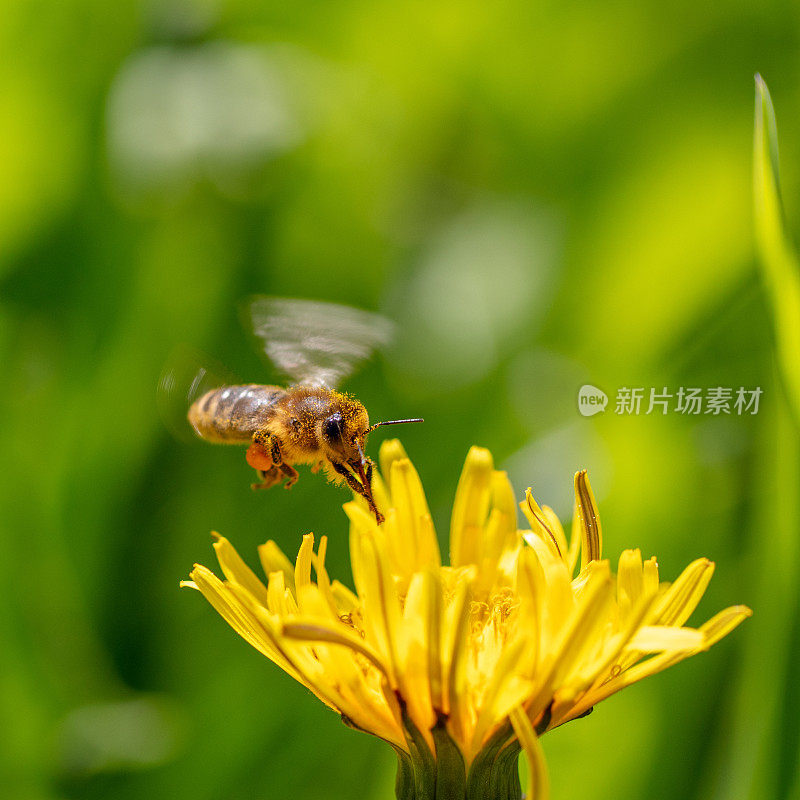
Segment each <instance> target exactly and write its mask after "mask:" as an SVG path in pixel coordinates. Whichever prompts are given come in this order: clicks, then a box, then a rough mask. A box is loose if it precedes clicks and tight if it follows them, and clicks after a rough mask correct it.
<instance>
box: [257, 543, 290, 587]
mask: <svg viewBox="0 0 800 800" xmlns="http://www.w3.org/2000/svg"><path fill="white" fill-rule="evenodd" d="M258 557H259V559H260V560H261V568H262V569H263V570H264V574H265V575H269V574H270V573H271V572H277V571H278V570H280V571H281V572H282V573H283V575H284V578H285V580H286V586H287V587H288V588H289V589H290V590H291V591H292V592H294V564H292V562H291V561H289V559H288V558H286V556H285V555H284V554H283V550H281V549H280V547H278V545H277V544H275V542H273V541H272V539H270V540H269V541H268V542H267V543H266V544H262V545H259V546H258Z"/></svg>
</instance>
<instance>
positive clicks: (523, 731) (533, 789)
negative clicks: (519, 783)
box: [510, 706, 550, 800]
mask: <svg viewBox="0 0 800 800" xmlns="http://www.w3.org/2000/svg"><path fill="white" fill-rule="evenodd" d="M510 718H511V724H512V725H513V726H514V733H516V734H517V738H518V739H519V743H520V744H521V745H522V749H523V751H524V752H525V758H526V759H527V761H528V784H527V790H526V792H525V797H527V798H529V800H548V798H549V797H550V779H549V778H548V775H547V764H546V763H545V760H544V753H542V746H541V745H540V744H539V739H538V737H537V736H536V733H535V732H534V730H533V725H531V721H530V720H529V719H528V715H527V714H526V713H525V712H524V711H523V709H522V708H521V707H519V706H518V707H517V708H515V709H514V710H513V711H512V712H511V714H510Z"/></svg>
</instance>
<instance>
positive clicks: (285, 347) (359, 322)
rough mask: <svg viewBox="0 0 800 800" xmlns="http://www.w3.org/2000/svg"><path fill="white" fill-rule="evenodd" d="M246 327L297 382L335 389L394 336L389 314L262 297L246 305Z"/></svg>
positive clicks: (249, 301)
mask: <svg viewBox="0 0 800 800" xmlns="http://www.w3.org/2000/svg"><path fill="white" fill-rule="evenodd" d="M244 317H245V325H246V327H247V328H248V329H249V330H250V331H252V332H253V334H255V336H256V337H257V338H258V340H259V342H260V346H261V347H262V349H263V350H264V352H265V353H266V355H267V357H268V358H269V360H270V361H271V362H272V363H273V364H274V365H275V366H276V367H277V368H278V369H280V370H281V371H282V372H284V373H285V374H286V375H288V376H289V377H290V378H291V379H292V380H293V381H294V382H295V383H298V384H302V385H310V386H327V387H330V388H333V387H335V386H336V385H337V384H338V383H339V382H340V381H342V380H343V379H344V378H346V377H347V376H348V375H350V374H351V373H352V372H354V371H355V369H356V368H357V367H358V366H360V365H361V364H362V363H363V362H364V361H366V360H367V359H368V358H369V357H370V356H371V355H372V353H373V352H374V351H375V350H376V349H378V348H381V347H385V346H386V345H388V344H389V342H390V341H391V339H392V332H393V325H392V323H391V322H390V321H389V320H387V319H386V318H385V317H382V316H380V315H379V314H372V313H370V312H368V311H361V310H360V309H357V308H351V307H349V306H340V305H336V304H335V303H323V302H317V301H312V300H293V299H289V298H283V297H267V296H264V295H259V296H256V297H252V298H250V299H249V300H248V301H247V302H246V303H245V304H244Z"/></svg>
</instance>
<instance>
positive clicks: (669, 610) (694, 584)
mask: <svg viewBox="0 0 800 800" xmlns="http://www.w3.org/2000/svg"><path fill="white" fill-rule="evenodd" d="M713 574H714V564H713V562H711V561H709V560H708V559H707V558H698V559H697V560H696V561H693V562H692V563H691V564H689V566H688V567H686V569H685V570H684V571H683V572H682V573H681V574H680V576H679V577H678V579H677V580H676V581H675V582H674V583H673V584H672V585H671V586H670V587H669V589H667V591H666V592H665V593H664V596H663V597H662V598H660V599H659V600H658V601H657V602H656V604H655V606H654V607H653V622H654V623H655V624H656V625H683V623H684V622H686V620H687V619H689V617H690V616H691V613H692V611H694V610H695V608H697V604H698V603H699V602H700V599H701V598H702V596H703V594H705V591H706V588H707V587H708V582H709V581H710V580H711V576H712V575H713Z"/></svg>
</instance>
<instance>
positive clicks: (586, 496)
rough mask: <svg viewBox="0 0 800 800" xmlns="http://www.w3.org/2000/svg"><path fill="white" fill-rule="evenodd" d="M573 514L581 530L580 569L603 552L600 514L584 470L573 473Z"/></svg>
mask: <svg viewBox="0 0 800 800" xmlns="http://www.w3.org/2000/svg"><path fill="white" fill-rule="evenodd" d="M575 514H576V516H577V519H578V522H579V525H580V531H581V569H583V568H584V567H585V566H586V565H587V564H588V563H589V562H590V561H598V560H599V559H600V558H601V556H602V553H603V529H602V527H601V526H600V514H599V513H598V511H597V503H596V502H595V500H594V493H593V492H592V487H591V485H590V483H589V476H588V475H587V474H586V470H585V469H583V470H581V471H580V472H576V473H575Z"/></svg>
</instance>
